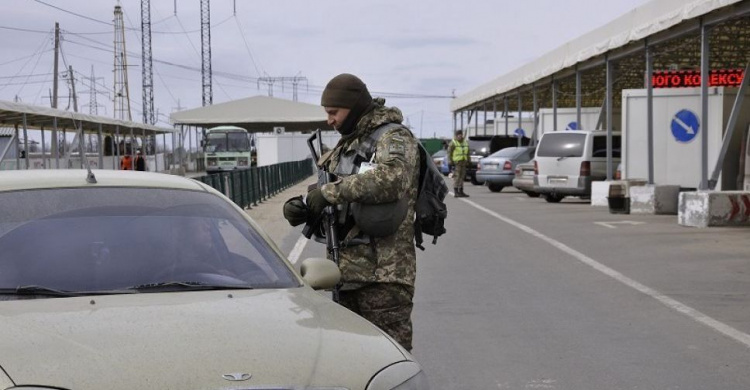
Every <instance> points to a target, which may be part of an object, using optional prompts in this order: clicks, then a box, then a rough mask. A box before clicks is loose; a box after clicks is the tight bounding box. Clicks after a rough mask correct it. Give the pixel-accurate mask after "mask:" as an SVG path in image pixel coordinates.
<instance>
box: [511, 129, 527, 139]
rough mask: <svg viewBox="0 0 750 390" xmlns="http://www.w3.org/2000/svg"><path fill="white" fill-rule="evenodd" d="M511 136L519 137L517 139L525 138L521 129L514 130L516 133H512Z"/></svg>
mask: <svg viewBox="0 0 750 390" xmlns="http://www.w3.org/2000/svg"><path fill="white" fill-rule="evenodd" d="M513 134H515V135H516V137H519V138H521V137H525V136H526V132H525V131H523V129H521V128H518V129H516V131H514V132H513Z"/></svg>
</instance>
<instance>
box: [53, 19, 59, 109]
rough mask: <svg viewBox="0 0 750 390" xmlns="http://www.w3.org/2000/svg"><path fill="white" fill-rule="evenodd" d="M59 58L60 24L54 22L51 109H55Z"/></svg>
mask: <svg viewBox="0 0 750 390" xmlns="http://www.w3.org/2000/svg"><path fill="white" fill-rule="evenodd" d="M59 57H60V23H57V22H55V65H54V70H53V71H52V72H53V73H52V108H57V81H58V80H57V74H58V72H59V70H58V65H59Z"/></svg>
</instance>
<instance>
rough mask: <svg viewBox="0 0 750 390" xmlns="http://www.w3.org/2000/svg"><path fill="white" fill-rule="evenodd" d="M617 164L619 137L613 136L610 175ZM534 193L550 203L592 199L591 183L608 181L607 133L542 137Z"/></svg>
mask: <svg viewBox="0 0 750 390" xmlns="http://www.w3.org/2000/svg"><path fill="white" fill-rule="evenodd" d="M619 163H620V133H619V132H617V133H612V172H613V173H614V171H615V168H616V167H617V165H618V164H619ZM534 170H535V176H534V190H535V192H538V193H539V194H542V196H544V199H545V200H546V201H547V202H550V203H557V202H559V201H561V200H562V199H563V198H564V197H566V196H580V197H582V198H589V197H591V182H592V181H597V180H606V179H607V132H606V131H601V130H600V131H555V132H551V133H544V134H543V135H542V138H541V139H540V140H539V145H538V146H537V149H536V158H535V160H534Z"/></svg>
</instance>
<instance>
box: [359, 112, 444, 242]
mask: <svg viewBox="0 0 750 390" xmlns="http://www.w3.org/2000/svg"><path fill="white" fill-rule="evenodd" d="M397 127H403V125H401V124H398V123H386V124H383V125H381V126H380V127H378V128H377V129H376V130H375V131H373V132H372V133H371V134H370V136H368V137H367V138H365V140H364V141H363V142H362V143H361V144H360V149H361V150H362V151H364V154H365V155H366V156H371V155H372V153H373V152H374V151H375V145H376V144H377V142H378V139H379V138H380V137H381V136H382V135H383V134H385V133H386V132H387V131H389V130H391V129H394V128H397ZM418 144H419V189H418V192H417V194H418V195H417V203H416V205H415V206H414V208H415V211H416V218H415V220H414V241H415V242H416V246H417V248H419V249H421V250H424V246H422V243H423V242H424V239H423V238H422V234H428V235H431V236H432V243H433V244H436V243H437V238H438V237H440V236H442V235H443V234H445V218H447V217H448V208H447V207H446V206H445V202H444V200H445V196H446V195H448V186H447V185H445V180H443V175H442V174H441V173H440V171H439V170H438V168H437V167H436V166H435V162H434V161H432V156H430V154H429V153H427V150H425V148H424V146H423V145H422V143H418Z"/></svg>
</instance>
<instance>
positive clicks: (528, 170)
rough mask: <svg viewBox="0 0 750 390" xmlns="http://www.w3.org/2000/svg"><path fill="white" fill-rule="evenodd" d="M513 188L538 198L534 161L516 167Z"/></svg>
mask: <svg viewBox="0 0 750 390" xmlns="http://www.w3.org/2000/svg"><path fill="white" fill-rule="evenodd" d="M513 187H516V188H518V189H519V190H521V191H523V192H524V193H525V194H526V195H528V196H530V197H532V198H538V197H539V193H538V192H536V191H534V161H533V160H532V161H529V162H525V163H523V164H518V165H516V171H515V176H514V177H513Z"/></svg>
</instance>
